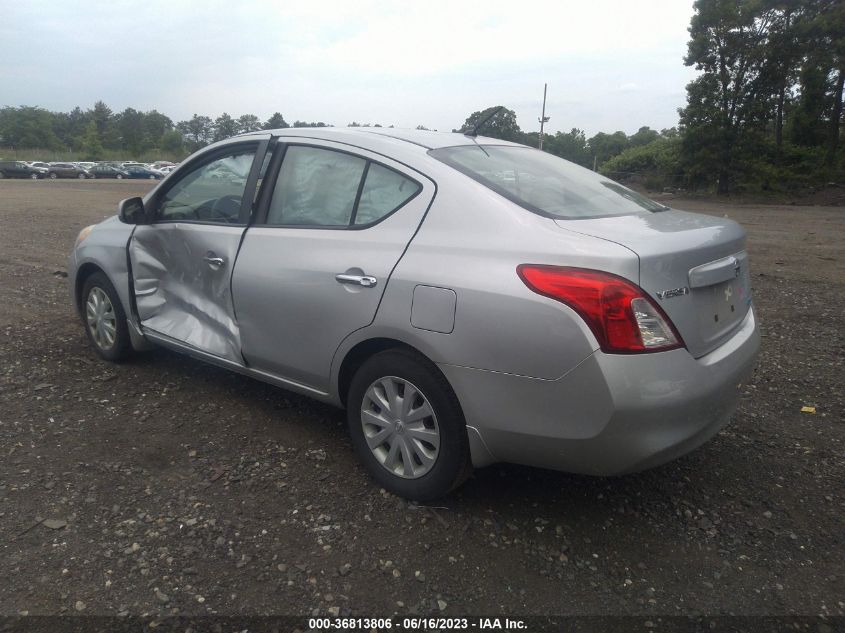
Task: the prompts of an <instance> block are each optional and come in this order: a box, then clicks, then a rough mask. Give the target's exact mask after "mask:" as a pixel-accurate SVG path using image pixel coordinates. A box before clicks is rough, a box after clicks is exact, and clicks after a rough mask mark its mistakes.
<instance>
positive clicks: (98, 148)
mask: <svg viewBox="0 0 845 633" xmlns="http://www.w3.org/2000/svg"><path fill="white" fill-rule="evenodd" d="M82 152H83V156H84V158H85V160H102V159H103V153H104V149H103V143H102V141H101V140H100V130H99V129H98V128H97V122H96V121H91V123H89V124H88V128H87V129H86V130H85V137H84V138H83V141H82Z"/></svg>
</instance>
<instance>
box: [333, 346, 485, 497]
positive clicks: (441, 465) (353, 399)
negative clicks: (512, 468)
mask: <svg viewBox="0 0 845 633" xmlns="http://www.w3.org/2000/svg"><path fill="white" fill-rule="evenodd" d="M388 376H394V377H397V378H401V379H403V380H406V381H408V382H410V383H412V385H413V386H415V387H416V388H417V389H418V390H419V391H420V392H421V393H422V394H423V395H424V397H425V398H426V399H427V400H428V402H429V404H430V405H431V407H432V409H433V410H434V414H435V416H436V418H437V426H438V428H439V432H440V447H439V451H438V454H437V457H436V461H435V463H434V465H433V466H432V467H431V469H430V470H429V471H428V472H427V473H425V474H424V475H422V476H420V477H418V478H416V479H410V478H409V479H406V478H403V477H401V476H399V475H396V474H394V473H393V472H391V471H389V470H388V469H387V468H385V467H384V466H382V464H381V462H380V461H379V460H378V459H376V456H375V455H374V454H373V451H371V450H370V447H369V446H368V445H367V441H366V439H365V436H364V428H363V425H362V422H361V407H362V404H363V402H364V395H365V393H366V391H367V389H368V388H369V387H370V385H372V384H373V383H374V382H375V381H377V380H379V379H380V378H385V377H388ZM346 405H347V422H348V425H349V433H350V435H351V437H352V444H353V446H354V448H355V452H356V453H357V454H358V457H359V459H360V460H361V461H362V462H363V464H364V466H365V467H366V468H367V470H368V471H369V473H370V475H372V477H373V478H374V479H375V480H376V481H377V482H378V483H379V484H380V485H381V486H382V487H384V488H385V489H387V490H389V491H390V492H392V493H394V494H397V495H399V496H401V497H405V498H407V499H413V500H416V501H428V500H431V499H436V498H438V497H442V496H443V495H445V494H447V493H448V492H450V491H451V490H454V489H455V488H457V487H458V486H460V485H461V484H462V483H463V482H464V481H465V480H466V478H467V477H468V476H469V475H470V473H471V472H472V465H471V462H470V457H469V441H468V439H467V431H466V422H465V421H464V416H463V412H462V411H461V407H460V404H459V403H458V399H457V397H456V396H455V392H454V391H452V388H451V386H450V385H449V383H448V381H447V380H446V378H445V377H444V376H443V374H441V373H440V371H439V370H438V369H437V368H436V367H435V366H434V365H433V364H432V363H431V362H430V361H428V360H427V359H426V358H424V357H422V356H420V355H419V354H416V353H414V352H411V351H409V350H404V349H391V350H387V351H384V352H379V353H378V354H375V355H374V356H372V357H370V358H369V359H367V360H366V361H365V362H364V363H363V364H362V365H361V367H359V368H358V371H357V372H356V373H355V376H354V377H353V379H352V383H351V384H350V386H349V393H348V397H347V401H346Z"/></svg>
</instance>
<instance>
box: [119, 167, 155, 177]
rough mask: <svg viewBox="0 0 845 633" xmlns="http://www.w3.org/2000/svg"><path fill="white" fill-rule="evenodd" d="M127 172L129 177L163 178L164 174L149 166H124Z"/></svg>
mask: <svg viewBox="0 0 845 633" xmlns="http://www.w3.org/2000/svg"><path fill="white" fill-rule="evenodd" d="M123 169H124V171H125V172H126V173H127V178H148V179H150V180H161V179H162V178H164V176H163V175H162V174H160V173H158V172H155V171H153V170H152V169H150V168H148V167H135V166H129V167H124V168H123Z"/></svg>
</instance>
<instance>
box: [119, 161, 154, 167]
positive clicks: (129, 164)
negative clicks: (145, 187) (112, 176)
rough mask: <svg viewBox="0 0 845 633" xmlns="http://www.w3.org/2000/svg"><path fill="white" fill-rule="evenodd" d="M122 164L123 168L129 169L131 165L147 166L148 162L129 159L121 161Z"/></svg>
mask: <svg viewBox="0 0 845 633" xmlns="http://www.w3.org/2000/svg"><path fill="white" fill-rule="evenodd" d="M120 166H121V167H122V168H123V169H128V168H129V167H141V168H143V169H146V168H147V165H146V163H138V162H135V161H127V162H125V163H120Z"/></svg>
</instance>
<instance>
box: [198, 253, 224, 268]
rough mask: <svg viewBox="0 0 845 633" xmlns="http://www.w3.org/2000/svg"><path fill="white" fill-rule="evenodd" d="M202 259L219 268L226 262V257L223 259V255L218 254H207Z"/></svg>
mask: <svg viewBox="0 0 845 633" xmlns="http://www.w3.org/2000/svg"><path fill="white" fill-rule="evenodd" d="M202 259H203V261H205V262H206V263H208V264H209V265H210V266H213V267H214V268H219V267H220V266H222V265H223V264H225V263H226V260H225V259H223V258H222V257H217V256H216V255H206V256H205V257H203V258H202Z"/></svg>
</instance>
